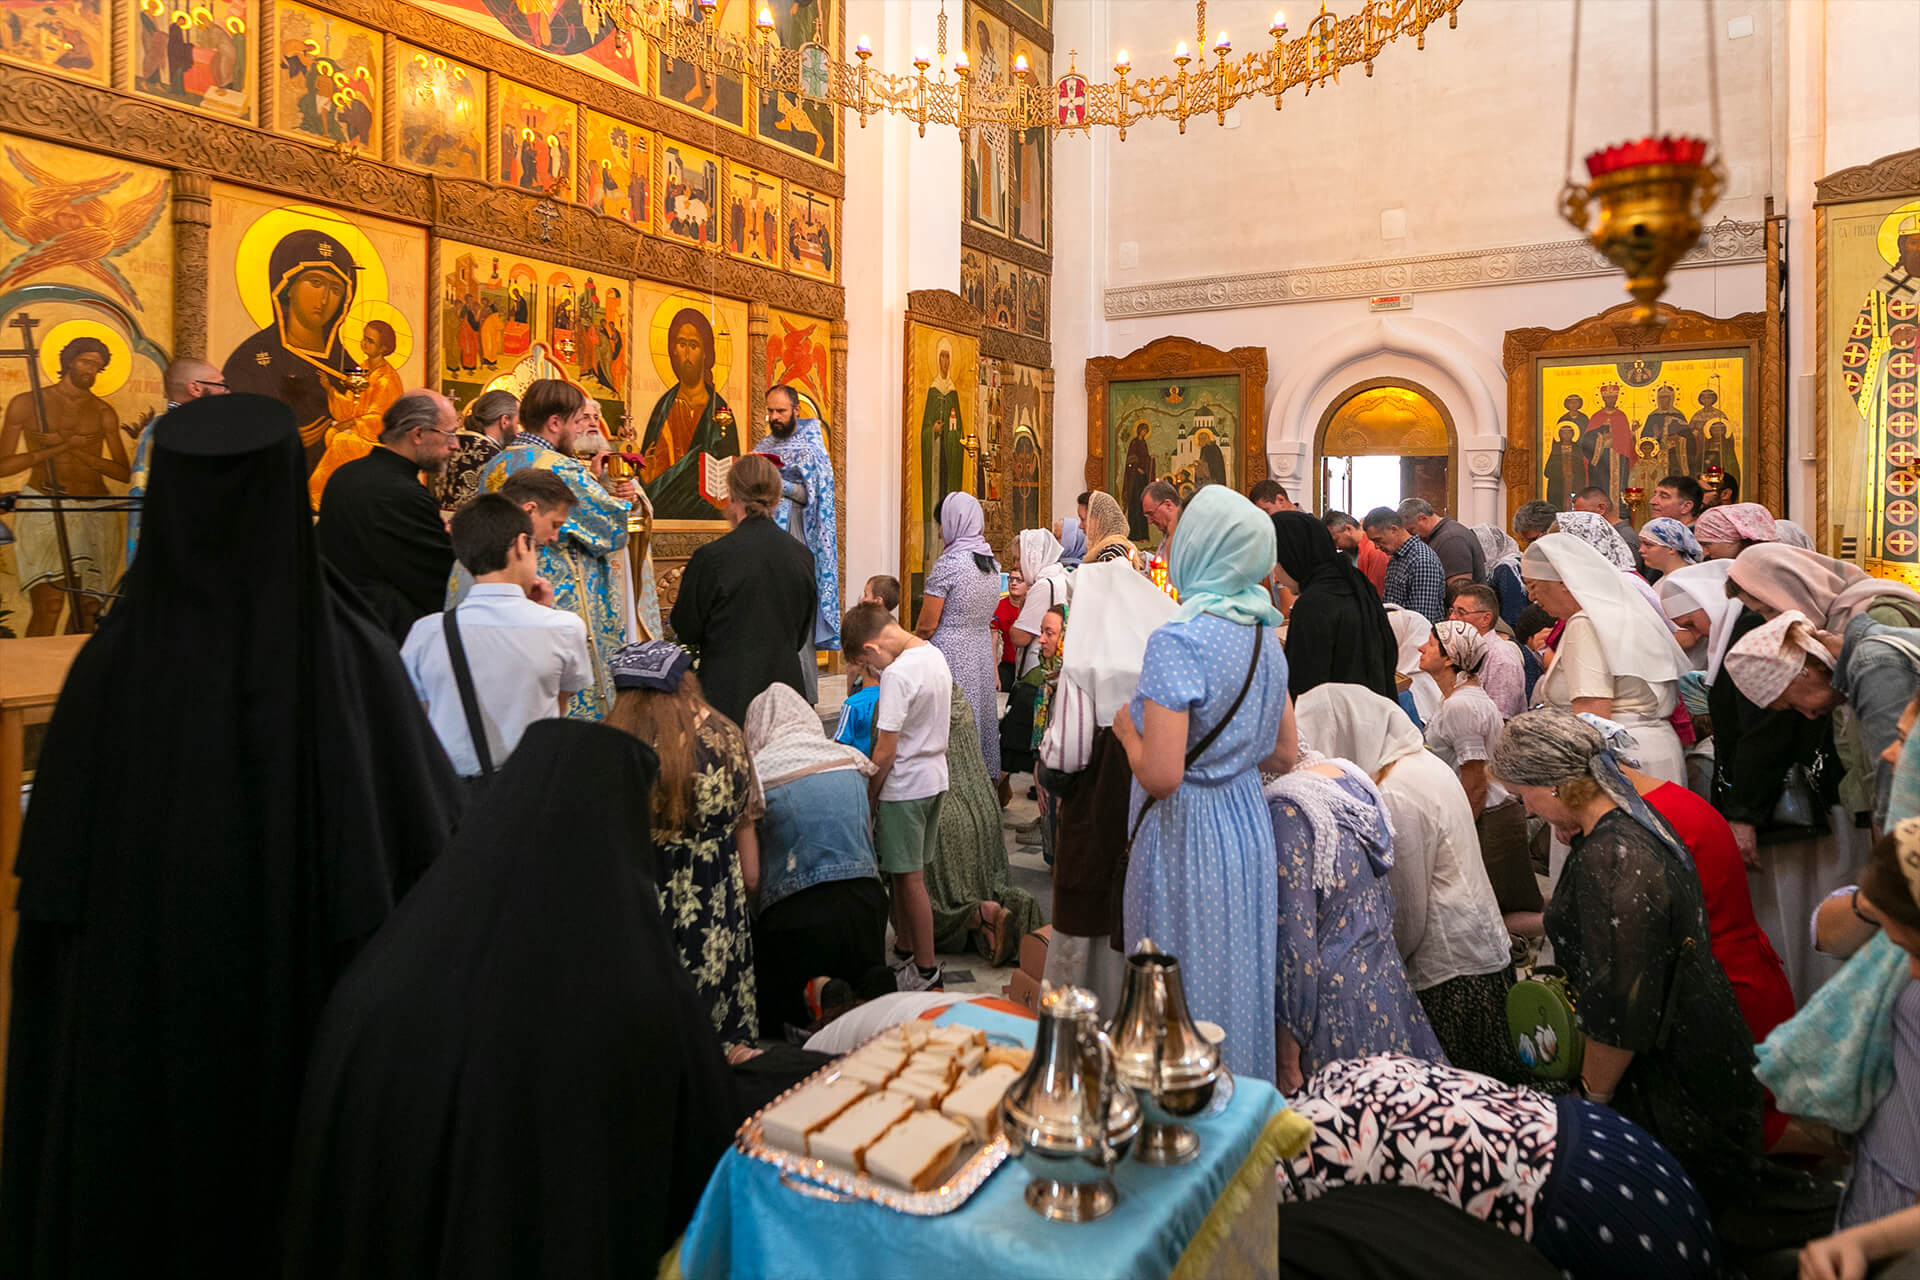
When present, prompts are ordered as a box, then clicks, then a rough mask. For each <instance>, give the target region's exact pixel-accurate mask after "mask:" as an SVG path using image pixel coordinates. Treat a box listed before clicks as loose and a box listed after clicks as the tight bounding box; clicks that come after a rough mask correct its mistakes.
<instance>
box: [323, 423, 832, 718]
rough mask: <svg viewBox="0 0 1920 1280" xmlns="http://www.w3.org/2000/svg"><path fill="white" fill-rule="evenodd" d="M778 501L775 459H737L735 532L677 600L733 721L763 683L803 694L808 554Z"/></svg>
mask: <svg viewBox="0 0 1920 1280" xmlns="http://www.w3.org/2000/svg"><path fill="white" fill-rule="evenodd" d="M342 470H345V468H342ZM334 482H335V483H336V484H337V483H338V482H339V479H338V477H337V476H336V477H335V481H334ZM779 502H780V472H779V471H778V470H777V469H776V468H775V467H774V465H773V463H771V462H769V461H768V460H767V459H766V458H765V457H763V456H761V455H760V454H757V453H750V454H748V455H746V456H745V457H743V458H741V459H740V460H739V461H738V462H736V463H734V464H733V471H732V473H731V474H730V475H729V476H728V477H727V522H728V523H729V524H731V525H732V526H733V532H732V533H729V534H728V535H727V536H726V537H724V538H720V539H718V540H716V541H713V542H709V543H708V544H707V545H706V546H704V547H701V548H700V549H699V550H698V551H695V552H694V553H693V558H692V559H690V560H688V561H687V571H686V574H685V575H684V576H683V577H682V578H681V580H680V595H679V598H678V599H676V600H675V601H674V602H673V618H672V622H673V632H674V635H675V636H676V637H677V638H678V639H679V640H680V642H681V643H682V644H688V645H697V646H699V649H700V687H701V689H702V690H703V691H704V692H705V693H706V695H707V701H708V702H709V703H711V704H712V705H713V708H714V710H716V711H718V712H719V713H720V714H721V715H723V716H725V717H727V718H728V719H729V720H731V721H733V722H734V723H735V724H737V725H743V726H744V725H745V723H746V718H747V704H748V703H750V702H752V701H753V700H754V699H755V698H756V697H758V696H759V695H760V693H761V692H762V691H763V690H765V689H766V688H767V686H769V685H772V684H785V685H790V686H792V687H793V689H794V690H795V691H796V692H798V693H799V694H800V695H801V696H803V697H804V696H805V695H806V685H805V684H804V683H803V679H802V673H801V670H800V650H801V649H802V648H803V647H804V648H805V649H806V650H807V651H808V653H809V654H811V653H812V648H813V614H814V606H815V604H816V602H817V595H816V592H815V589H814V581H813V553H812V552H810V551H808V550H807V548H806V546H805V544H803V543H801V542H799V541H798V540H797V539H795V538H794V537H793V535H791V534H789V533H787V532H786V531H785V530H783V529H781V527H780V526H779V525H777V524H775V523H774V522H773V520H772V519H771V514H772V511H773V509H774V507H775V506H776V505H778V504H779Z"/></svg>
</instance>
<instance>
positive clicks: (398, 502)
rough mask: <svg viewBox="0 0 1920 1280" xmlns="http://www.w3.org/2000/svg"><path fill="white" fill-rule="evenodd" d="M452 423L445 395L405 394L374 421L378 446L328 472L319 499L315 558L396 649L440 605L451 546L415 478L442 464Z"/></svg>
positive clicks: (450, 445)
mask: <svg viewBox="0 0 1920 1280" xmlns="http://www.w3.org/2000/svg"><path fill="white" fill-rule="evenodd" d="M459 421H460V420H459V417H458V416H457V415H456V414H455V412H454V408H453V401H451V400H449V399H447V398H446V397H445V396H443V395H440V394H438V393H436V392H432V391H409V392H408V393H407V394H406V395H404V396H401V397H400V398H399V399H398V400H396V401H394V402H393V404H392V406H391V407H390V408H388V410H387V411H386V413H385V414H384V415H383V416H382V417H381V420H380V424H381V427H382V430H381V432H380V445H379V447H378V448H376V449H375V450H374V451H373V452H372V453H369V454H368V455H367V456H366V457H364V458H356V459H354V460H353V461H352V462H349V463H347V464H346V465H345V466H343V467H341V468H340V469H339V470H338V471H336V472H334V473H333V478H332V479H331V480H329V481H327V490H326V493H325V494H323V495H322V497H321V499H320V522H319V524H318V525H317V526H315V528H316V532H317V534H318V536H319V539H320V554H321V555H323V556H325V557H326V558H327V562H328V563H329V564H331V565H332V566H333V567H334V568H335V569H338V570H339V571H340V572H341V574H342V575H344V576H345V577H346V579H347V581H348V582H350V583H352V584H353V588H354V590H356V591H358V592H359V593H360V595H361V596H362V598H363V599H364V600H365V601H366V604H367V608H368V609H369V610H371V611H372V613H373V615H374V617H376V618H378V619H379V620H380V623H381V625H382V626H384V627H385V628H386V629H387V631H388V633H389V634H391V635H392V636H393V642H394V644H396V645H399V644H401V643H403V642H404V641H405V640H406V638H407V632H408V631H409V630H411V629H412V627H413V624H414V622H415V621H416V620H417V619H419V618H420V617H422V616H423V615H425V614H429V613H438V612H439V611H440V609H441V607H442V606H443V605H444V604H445V602H446V596H447V575H448V574H450V573H451V572H452V571H453V542H452V540H451V539H449V538H448V537H447V527H446V525H445V524H444V523H443V522H442V521H441V518H440V504H439V503H438V502H437V501H436V500H435V499H434V496H433V493H432V491H431V490H429V489H428V488H427V487H426V486H425V485H423V484H421V483H420V473H421V472H422V471H425V472H427V473H428V474H433V473H436V472H438V471H440V470H441V469H442V468H443V467H445V466H446V465H447V460H448V459H449V458H451V457H452V456H453V453H454V449H455V448H456V447H457V446H458V444H459V440H458V438H457V437H458V431H457V428H458V426H459Z"/></svg>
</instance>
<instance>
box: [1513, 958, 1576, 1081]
mask: <svg viewBox="0 0 1920 1280" xmlns="http://www.w3.org/2000/svg"><path fill="white" fill-rule="evenodd" d="M1507 1031H1508V1033H1509V1034H1511V1035H1512V1036H1513V1047H1514V1050H1515V1051H1516V1052H1517V1053H1518V1054H1519V1055H1520V1063H1521V1065H1522V1066H1524V1067H1526V1069H1527V1070H1528V1071H1531V1072H1532V1073H1533V1074H1534V1075H1535V1076H1537V1077H1539V1078H1540V1079H1542V1080H1577V1079H1579V1078H1580V1059H1581V1057H1582V1055H1583V1051H1584V1049H1585V1047H1586V1040H1585V1037H1584V1036H1583V1035H1582V1034H1581V1032H1580V1023H1579V1020H1578V1019H1577V1018H1576V1017H1575V1016H1574V1011H1573V992H1572V991H1571V990H1570V989H1569V987H1568V986H1567V975H1566V973H1565V972H1564V971H1563V970H1560V969H1557V968H1555V967H1553V966H1551V965H1546V966H1542V967H1540V968H1537V969H1534V970H1533V971H1532V972H1531V973H1530V974H1528V975H1527V976H1526V977H1525V978H1522V979H1520V980H1519V981H1518V982H1516V983H1514V984H1513V985H1512V986H1511V987H1509V988H1508V989H1507Z"/></svg>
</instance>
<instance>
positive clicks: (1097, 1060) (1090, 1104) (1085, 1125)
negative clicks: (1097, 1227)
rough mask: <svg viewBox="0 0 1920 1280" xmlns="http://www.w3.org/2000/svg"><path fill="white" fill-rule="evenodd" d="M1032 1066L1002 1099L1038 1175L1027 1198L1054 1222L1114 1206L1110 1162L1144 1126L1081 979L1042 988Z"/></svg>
mask: <svg viewBox="0 0 1920 1280" xmlns="http://www.w3.org/2000/svg"><path fill="white" fill-rule="evenodd" d="M1039 1015H1040V1020H1039V1025H1038V1026H1037V1027H1036V1029H1035V1031H1034V1040H1033V1057H1032V1059H1031V1060H1030V1061H1029V1062H1028V1063H1027V1069H1026V1070H1025V1071H1024V1072H1022V1073H1021V1075H1020V1078H1019V1079H1017V1080H1015V1081H1014V1082H1013V1083H1012V1084H1011V1085H1009V1086H1008V1088H1007V1094H1006V1097H1005V1098H1004V1099H1003V1100H1002V1101H1001V1103H1000V1119H1001V1130H1002V1132H1004V1133H1005V1134H1006V1136H1007V1143H1008V1146H1009V1147H1010V1148H1011V1150H1012V1152H1013V1155H1014V1156H1015V1157H1016V1158H1017V1159H1018V1160H1019V1161H1020V1165H1021V1167H1022V1168H1024V1169H1025V1170H1026V1171H1027V1172H1028V1173H1029V1174H1031V1175H1032V1177H1033V1181H1032V1182H1030V1183H1029V1184H1028V1185H1027V1192H1026V1197H1027V1204H1028V1206H1029V1207H1030V1208H1032V1209H1033V1211H1034V1212H1035V1213H1038V1214H1040V1215H1041V1216H1042V1217H1045V1218H1051V1219H1053V1220H1054V1221H1057V1222H1091V1221H1092V1220H1094V1219H1095V1218H1100V1217H1104V1216H1106V1215H1107V1214H1109V1213H1111V1212H1112V1211H1113V1206H1114V1203H1115V1200H1116V1199H1117V1193H1116V1192H1115V1190H1114V1186H1113V1170H1114V1168H1115V1166H1117V1165H1118V1164H1119V1163H1120V1161H1122V1160H1124V1159H1126V1156H1127V1151H1128V1149H1129V1148H1130V1147H1131V1146H1132V1144H1133V1139H1134V1135H1136V1134H1137V1133H1139V1132H1140V1103H1139V1101H1138V1100H1137V1099H1136V1098H1135V1097H1134V1094H1133V1090H1132V1089H1129V1088H1127V1087H1126V1086H1124V1085H1122V1084H1121V1083H1120V1082H1119V1081H1118V1080H1116V1079H1115V1077H1114V1071H1113V1045H1112V1044H1111V1043H1110V1042H1109V1041H1108V1039H1107V1035H1106V1032H1104V1031H1102V1030H1101V1029H1100V1002H1099V1001H1098V1000H1097V999H1096V998H1095V997H1094V995H1093V993H1092V992H1091V991H1087V990H1085V989H1083V988H1081V987H1060V988H1057V989H1055V988H1049V989H1047V990H1046V991H1044V992H1043V993H1042V994H1041V997H1040V1009H1039Z"/></svg>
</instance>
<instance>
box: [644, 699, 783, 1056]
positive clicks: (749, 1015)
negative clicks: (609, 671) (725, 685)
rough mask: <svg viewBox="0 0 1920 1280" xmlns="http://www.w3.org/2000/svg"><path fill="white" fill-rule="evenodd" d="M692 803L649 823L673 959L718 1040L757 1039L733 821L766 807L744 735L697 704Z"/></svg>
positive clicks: (749, 950)
mask: <svg viewBox="0 0 1920 1280" xmlns="http://www.w3.org/2000/svg"><path fill="white" fill-rule="evenodd" d="M694 738H695V741H694V749H695V762H694V771H693V804H692V808H691V809H690V810H689V812H688V814H687V824H686V826H685V827H684V828H682V829H680V830H678V831H672V830H668V829H666V828H664V827H655V828H654V829H653V846H654V853H655V856H656V857H657V858H658V859H659V862H660V866H661V868H662V875H663V877H664V880H663V883H662V884H661V886H660V909H661V911H662V912H664V913H665V915H666V917H667V926H668V927H669V928H670V929H671V930H672V931H673V938H674V943H675V944H676V945H677V946H678V947H679V948H680V962H681V963H682V964H684V965H686V967H687V972H688V973H689V974H691V975H692V976H693V985H694V988H695V990H697V991H698V992H699V995H700V1000H701V1002H702V1003H703V1004H705V1005H706V1006H707V1013H708V1014H709V1016H711V1017H712V1019H713V1029H714V1030H715V1031H716V1032H718V1033H719V1036H720V1043H721V1044H722V1045H725V1046H732V1045H752V1044H755V1043H757V1042H758V1027H759V1025H760V1011H759V1002H758V1000H757V998H756V996H755V989H754V981H753V934H752V928H751V924H752V922H751V921H750V920H749V919H748V916H747V884H746V879H745V878H744V877H743V876H742V875H741V872H740V854H739V846H738V844H737V843H736V841H735V838H734V834H733V833H734V828H735V827H737V826H738V825H739V824H740V821H741V819H742V818H752V819H755V820H757V819H758V818H759V817H760V816H761V814H762V813H763V812H765V802H764V800H763V799H762V797H761V794H760V783H759V780H758V779H757V778H756V777H755V776H754V772H753V761H752V757H751V756H749V755H748V753H747V740H746V738H745V736H744V735H742V734H741V732H740V730H739V728H738V727H736V726H735V725H734V723H733V722H732V721H731V720H728V719H727V718H726V717H725V716H723V715H720V714H719V713H717V712H713V711H703V712H702V713H701V718H700V722H699V724H698V726H697V727H696V729H695V730H694Z"/></svg>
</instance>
